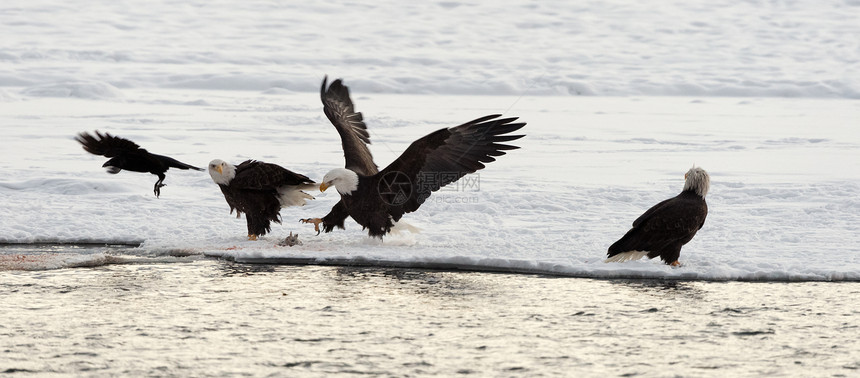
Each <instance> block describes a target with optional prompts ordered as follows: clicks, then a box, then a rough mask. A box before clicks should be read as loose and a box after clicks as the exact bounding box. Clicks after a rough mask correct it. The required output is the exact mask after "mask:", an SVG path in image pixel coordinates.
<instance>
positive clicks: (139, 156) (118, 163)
mask: <svg viewBox="0 0 860 378" xmlns="http://www.w3.org/2000/svg"><path fill="white" fill-rule="evenodd" d="M75 140H77V141H78V142H79V143H80V144H82V145H83V146H84V150H86V151H87V152H89V153H91V154H95V155H101V156H105V157H109V158H111V159H110V160H108V161H107V162H106V163H104V164H103V165H102V167H105V168H107V171H108V173H110V174H117V173H119V171H121V170H123V169H124V170H126V171H132V172H149V173H152V174H154V175H156V176H158V181H156V182H155V187H154V189H153V191H152V192H153V193H155V197H156V198H158V196H160V195H161V188H162V187H163V186H164V178H165V176H164V173H165V172H167V170H168V169H170V168H179V169H194V170H197V171H202V170H203V169H200V168H197V167H194V166H191V165H188V164H185V163H182V162H180V161H178V160H176V159H174V158H171V157H167V156H162V155H156V154H152V153H149V152H148V151H146V150H145V149H143V148H140V146H138V145H137V143H134V142H132V141H130V140H128V139H125V138H120V137H116V136H113V135H110V134H108V133H104V134H102V133H99V132H98V131H96V135H95V136H92V135H90V134H88V133H80V134H78V136H77V137H76V138H75Z"/></svg>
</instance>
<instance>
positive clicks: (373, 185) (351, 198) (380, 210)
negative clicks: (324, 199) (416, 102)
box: [302, 78, 525, 238]
mask: <svg viewBox="0 0 860 378" xmlns="http://www.w3.org/2000/svg"><path fill="white" fill-rule="evenodd" d="M326 82H327V78H326V79H323V83H322V88H321V89H320V95H321V97H322V102H323V111H324V112H325V115H326V116H327V117H328V119H329V120H330V121H331V123H332V124H333V125H334V127H335V129H337V132H338V133H339V134H340V138H341V143H342V145H343V153H344V157H345V159H346V168H338V169H333V170H331V171H330V172H328V173H327V174H326V175H325V176H324V177H323V181H322V183H321V184H320V190H321V191H325V190H326V189H327V188H328V187H330V186H334V187H335V189H337V191H338V193H340V196H341V200H340V202H338V203H337V204H336V205H335V206H334V207H333V208H332V210H331V212H330V213H329V214H328V215H326V216H325V217H323V218H312V219H303V220H302V221H303V222H306V223H313V224H314V227H315V229H316V230H317V232H319V225H320V223H322V224H323V229H324V230H325V232H330V231H332V230H333V229H334V227H338V228H341V229H342V228H344V220H346V218H347V217H352V219H354V220H355V221H356V222H357V223H358V224H360V225H362V226H363V227H364V228H365V229H367V230H368V234H369V235H370V236H372V237H378V238H382V237H383V236H384V235H385V234H387V233H388V232H389V231H391V228H392V227H393V226H394V223H395V222H397V221H399V220H400V218H401V217H403V214H406V213H411V212H413V211H415V210H418V207H419V206H421V204H422V203H424V201H425V200H426V199H427V197H429V196H430V194H431V193H432V192H434V191H436V190H438V189H439V188H441V187H443V186H445V185H448V184H450V183H452V182H454V181H457V180H458V179H460V178H461V177H463V176H464V175H466V174H469V173H473V172H475V171H477V170H479V169H482V168H484V163H489V162H492V161H495V160H496V159H495V158H494V157H495V156H502V155H504V154H505V152H504V151H505V150H513V149H517V148H519V147H517V146H512V145H508V144H502V142H509V141H512V140H516V139H519V138H522V137H523V135H510V134H509V133H512V132H514V131H517V130H519V129H520V128H522V127H523V126H524V125H525V123H522V122H520V123H515V122H514V121H515V120H516V118H499V117H500V115H497V114H496V115H489V116H485V117H481V118H478V119H476V120H473V121H469V122H466V123H464V124H462V125H460V126H456V127H451V128H444V129H440V130H437V131H435V132H432V133H430V134H428V135H427V136H425V137H423V138H421V139H418V140H416V141H414V142H412V144H411V145H410V146H409V148H407V149H406V151H405V152H403V154H401V155H400V157H398V158H397V159H396V160H394V162H392V163H391V164H389V165H388V167H386V168H385V169H383V170H381V171H380V170H378V169H377V166H376V164H375V163H374V162H373V157H372V156H371V154H370V150H369V149H368V147H367V145H368V144H370V136H369V134H368V132H367V126H366V125H365V124H364V122H363V118H362V115H361V113H357V112H355V109H354V107H353V104H352V100H351V99H350V98H349V89H348V88H347V87H346V86H344V85H343V83H342V82H341V80H340V79H338V80H335V81H334V82H332V83H331V86H329V87H328V88H326Z"/></svg>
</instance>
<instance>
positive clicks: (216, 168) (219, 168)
mask: <svg viewBox="0 0 860 378" xmlns="http://www.w3.org/2000/svg"><path fill="white" fill-rule="evenodd" d="M215 170H216V171H218V174H219V175H223V174H224V170H223V169H222V168H221V166H220V165H218V166H216V167H215Z"/></svg>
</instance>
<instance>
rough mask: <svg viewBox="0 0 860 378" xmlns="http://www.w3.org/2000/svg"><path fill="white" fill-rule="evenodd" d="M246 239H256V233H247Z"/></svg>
mask: <svg viewBox="0 0 860 378" xmlns="http://www.w3.org/2000/svg"><path fill="white" fill-rule="evenodd" d="M248 240H257V235H254V234H248Z"/></svg>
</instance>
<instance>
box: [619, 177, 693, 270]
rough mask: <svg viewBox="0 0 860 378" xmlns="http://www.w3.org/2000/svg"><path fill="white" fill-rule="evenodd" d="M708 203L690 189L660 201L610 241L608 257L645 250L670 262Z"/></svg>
mask: <svg viewBox="0 0 860 378" xmlns="http://www.w3.org/2000/svg"><path fill="white" fill-rule="evenodd" d="M707 216H708V205H707V203H706V202H705V199H704V198H702V197H700V196H699V195H697V194H696V193H695V192H694V191H691V190H686V191H683V192H681V194H679V195H677V196H676V197H673V198H670V199H667V200H665V201H662V202H660V203H658V204H656V205H654V206H652V207H651V208H650V209H648V210H647V211H646V212H645V213H644V214H642V215H641V216H639V218H637V219H636V220H635V221H634V222H633V228H631V229H630V230H629V231H627V233H626V234H625V235H624V236H623V237H621V239H619V240H618V241H616V242H615V243H613V244H612V245H611V246H610V247H609V250H608V252H607V256H608V257H612V256H615V255H617V254H619V253H624V252H629V251H647V252H648V257H649V258H654V257H657V256H660V258H661V259H662V260H663V261H664V262H666V263H667V264H670V263H672V262H675V261H677V260H678V257H679V255H680V253H681V247H682V246H683V245H684V244H687V243H688V242H689V241H690V240H692V239H693V236H695V235H696V232H697V231H698V230H699V229H701V228H702V226H703V225H704V224H705V218H706V217H707Z"/></svg>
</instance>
